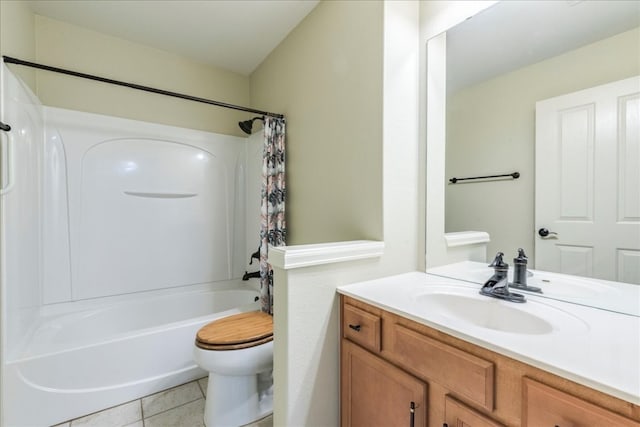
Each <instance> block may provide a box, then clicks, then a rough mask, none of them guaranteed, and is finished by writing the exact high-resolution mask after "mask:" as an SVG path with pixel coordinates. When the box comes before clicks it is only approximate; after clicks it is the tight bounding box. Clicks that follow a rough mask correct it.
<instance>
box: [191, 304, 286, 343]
mask: <svg viewBox="0 0 640 427" xmlns="http://www.w3.org/2000/svg"><path fill="white" fill-rule="evenodd" d="M271 340H273V317H271V316H270V315H269V314H267V313H264V312H262V311H251V312H248V313H240V314H234V315H232V316H227V317H223V318H222V319H218V320H214V321H213V322H211V323H209V324H207V325H205V326H203V327H202V328H200V330H199V331H198V333H197V334H196V346H198V347H200V348H203V349H206V350H239V349H242V348H249V347H254V346H257V345H260V344H264V343H267V342H269V341H271Z"/></svg>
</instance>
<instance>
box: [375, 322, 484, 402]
mask: <svg viewBox="0 0 640 427" xmlns="http://www.w3.org/2000/svg"><path fill="white" fill-rule="evenodd" d="M392 333H393V338H392V339H391V340H390V343H389V344H390V348H388V349H387V348H386V347H385V351H386V350H389V356H390V357H391V358H393V359H394V360H396V361H397V362H398V363H399V364H400V365H401V366H403V367H405V368H406V369H408V370H410V371H412V372H415V373H416V374H417V375H418V376H420V377H422V378H425V379H427V380H429V381H434V382H437V383H438V384H440V385H442V386H444V387H445V388H447V389H449V390H455V394H456V395H457V396H458V397H461V398H465V399H468V400H470V401H472V402H474V403H477V404H478V405H480V406H482V407H483V408H486V409H488V410H489V411H492V410H493V400H494V365H493V363H492V362H489V361H486V360H484V359H480V358H479V357H476V356H473V355H471V354H469V353H466V352H464V351H461V350H458V349H457V348H454V347H451V346H449V345H447V344H444V343H441V342H440V341H436V340H434V339H432V338H429V337H427V336H425V335H422V334H421V333H419V332H416V331H412V330H411V329H408V328H405V327H404V326H402V325H398V324H394V325H393V327H392Z"/></svg>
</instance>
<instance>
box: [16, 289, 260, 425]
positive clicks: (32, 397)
mask: <svg viewBox="0 0 640 427" xmlns="http://www.w3.org/2000/svg"><path fill="white" fill-rule="evenodd" d="M257 299H258V292H257V291H256V290H255V289H254V288H252V287H251V286H250V285H248V284H247V282H242V281H226V282H222V283H215V284H210V285H200V286H198V287H197V288H196V289H191V290H180V291H166V290H165V291H162V292H155V293H152V294H151V295H150V294H148V293H144V294H142V295H131V296H124V297H118V298H112V299H111V300H108V301H104V300H103V299H101V300H100V301H96V302H91V301H88V302H87V301H85V302H79V303H69V304H63V305H60V306H56V307H53V308H51V309H50V310H49V311H48V312H44V313H43V315H42V319H41V321H40V322H39V324H38V326H37V327H35V328H34V330H33V331H32V333H31V334H30V335H29V337H28V339H27V340H26V342H25V344H24V346H23V348H22V350H21V352H20V355H19V357H17V358H15V360H10V361H8V363H7V365H6V371H5V381H6V385H7V388H6V390H8V391H9V393H8V394H9V395H8V396H6V406H5V411H6V414H5V415H6V419H5V421H6V423H7V425H8V426H11V427H19V426H29V427H33V426H49V425H54V424H57V423H60V422H63V421H66V420H69V419H72V418H76V417H79V416H82V415H86V414H89V413H92V412H95V411H98V410H102V409H105V408H108V407H111V406H114V405H118V404H120V403H124V402H127V401H130V400H133V399H137V398H140V397H142V396H146V395H149V394H152V393H155V392H158V391H160V390H163V389H166V388H169V387H173V386H176V385H178V384H182V383H185V382H188V381H191V380H194V379H197V378H201V377H203V376H205V375H206V372H205V371H203V370H201V369H200V368H198V367H197V366H196V364H195V363H194V362H193V360H192V351H193V340H194V337H195V334H196V332H197V330H198V329H199V328H200V327H202V326H203V325H204V324H206V323H208V322H211V321H212V320H214V319H217V318H220V317H224V316H228V315H231V314H235V313H239V312H243V311H250V310H258V309H259V302H258V301H257Z"/></svg>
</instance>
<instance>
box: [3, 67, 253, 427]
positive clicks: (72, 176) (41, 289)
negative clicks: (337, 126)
mask: <svg viewBox="0 0 640 427" xmlns="http://www.w3.org/2000/svg"><path fill="white" fill-rule="evenodd" d="M1 74H2V98H3V99H2V106H3V111H2V114H3V121H6V122H8V123H10V125H11V126H12V127H13V129H12V131H11V132H9V133H4V132H3V136H2V138H3V139H4V138H6V137H7V136H8V137H9V138H10V139H11V140H10V141H8V147H9V151H10V156H9V157H10V158H11V165H10V168H9V178H15V180H12V179H9V182H7V180H6V179H5V178H6V177H5V176H3V186H5V188H4V190H3V191H2V193H1V196H0V197H1V199H0V204H1V205H2V210H1V214H0V215H2V218H1V222H2V225H1V227H2V229H1V230H0V239H1V240H2V241H1V248H2V250H1V252H2V253H1V261H2V265H1V268H0V270H2V274H3V276H2V278H1V283H0V285H1V286H0V293H1V294H0V302H1V303H2V307H0V311H1V313H2V316H3V317H2V319H1V321H0V325H1V326H2V330H1V331H0V334H1V335H2V343H1V345H0V351H1V352H2V353H1V354H0V360H1V362H2V393H1V396H2V400H3V402H2V404H3V405H2V411H1V414H0V417H2V419H1V420H0V424H2V425H10V426H12V427H21V426H29V427H31V426H34V425H51V424H55V423H57V422H61V421H63V420H65V419H70V418H74V417H78V416H82V415H85V414H88V413H92V412H95V411H98V410H101V409H104V408H109V407H113V406H114V405H118V404H121V403H124V402H128V401H131V400H132V399H136V398H140V397H141V396H145V395H149V394H151V393H154V392H156V391H159V390H163V389H166V388H167V387H172V386H175V385H178V384H182V383H184V382H187V381H190V380H193V379H196V378H199V377H202V376H203V375H204V374H205V373H204V372H203V371H202V370H200V369H199V368H198V367H197V366H196V364H195V363H194V362H193V360H192V345H193V339H194V337H195V333H196V331H197V330H198V329H199V328H200V327H201V326H203V325H204V324H205V323H207V322H210V321H212V320H214V319H215V318H217V317H219V316H221V315H228V314H233V313H238V312H241V311H249V310H255V309H257V307H258V303H257V302H255V298H256V297H257V296H258V292H257V289H258V286H257V285H258V283H257V280H255V279H253V280H250V281H248V282H241V281H240V280H239V278H240V277H242V275H243V273H244V272H245V270H248V269H249V268H248V261H249V256H250V254H251V253H252V252H253V251H255V247H256V245H257V243H258V237H257V236H258V224H259V192H260V190H259V184H260V181H259V167H260V166H259V165H260V160H261V151H260V150H259V149H258V150H256V149H255V148H256V145H257V147H260V146H261V145H260V142H261V141H260V139H257V140H256V139H254V138H239V137H234V136H227V135H219V134H213V133H208V132H201V131H196V130H192V129H183V128H176V127H172V126H165V125H158V124H153V123H145V122H139V121H134V120H125V119H120V118H116V117H107V116H100V115H96V114H89V113H82V112H77V111H69V110H61V109H56V108H49V107H42V106H40V105H39V103H38V101H37V99H36V98H35V97H34V96H33V94H31V93H29V91H28V90H27V89H26V88H25V87H24V86H23V85H22V84H21V83H20V82H19V81H17V80H16V79H15V78H14V77H13V76H12V75H11V73H10V71H9V70H8V69H7V68H6V67H4V66H2V73H1ZM5 134H6V135H5ZM4 142H5V141H3V150H5V148H6V147H7V144H5V143H4ZM2 157H3V159H4V158H5V156H4V154H3V156H2ZM3 167H4V166H3ZM253 169H255V170H253ZM3 172H4V171H3ZM14 172H15V176H14ZM8 183H11V186H10V188H7V187H9V186H8V185H7V184H8ZM212 183H213V184H214V185H212ZM254 187H255V188H254ZM249 235H251V236H252V237H251V238H249V237H248V236H249ZM248 248H250V249H248ZM34 402H37V404H36V403H34ZM36 408H37V410H36Z"/></svg>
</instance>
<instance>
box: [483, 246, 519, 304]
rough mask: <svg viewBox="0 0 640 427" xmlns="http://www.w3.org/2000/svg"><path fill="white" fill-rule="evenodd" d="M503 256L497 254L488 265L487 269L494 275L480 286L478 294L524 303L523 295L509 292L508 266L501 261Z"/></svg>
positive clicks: (499, 253)
mask: <svg viewBox="0 0 640 427" xmlns="http://www.w3.org/2000/svg"><path fill="white" fill-rule="evenodd" d="M503 256H504V254H503V253H502V252H498V253H497V254H496V257H495V258H494V260H493V262H492V263H491V264H489V267H493V269H494V274H493V276H491V278H490V279H489V280H487V281H486V282H485V284H484V285H482V288H481V289H480V294H482V295H485V296H488V297H492V298H498V299H503V300H506V301H511V302H526V300H525V298H524V295H521V294H516V293H515V292H511V291H509V276H508V272H509V264H507V263H506V262H504V261H503V259H502V257H503Z"/></svg>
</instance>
